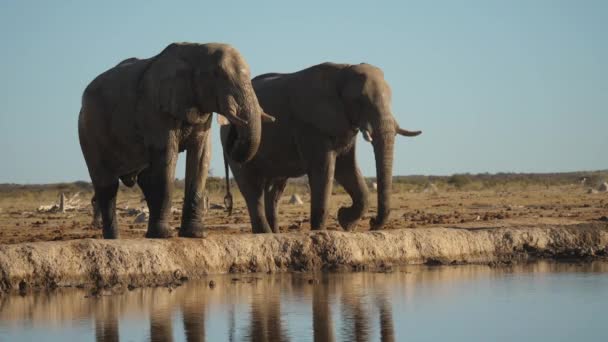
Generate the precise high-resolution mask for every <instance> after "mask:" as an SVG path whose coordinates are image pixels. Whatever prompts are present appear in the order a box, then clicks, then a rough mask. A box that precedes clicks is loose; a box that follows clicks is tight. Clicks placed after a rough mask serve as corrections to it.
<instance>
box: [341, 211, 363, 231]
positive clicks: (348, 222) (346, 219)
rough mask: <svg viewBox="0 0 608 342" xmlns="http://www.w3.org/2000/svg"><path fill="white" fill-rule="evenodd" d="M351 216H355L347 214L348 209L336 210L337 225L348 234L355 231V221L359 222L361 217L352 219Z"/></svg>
mask: <svg viewBox="0 0 608 342" xmlns="http://www.w3.org/2000/svg"><path fill="white" fill-rule="evenodd" d="M353 216H355V215H352V214H350V213H349V208H340V209H338V223H339V224H340V226H341V227H342V229H344V230H346V231H349V232H352V231H353V230H355V227H356V226H357V221H359V219H360V218H361V217H356V216H355V217H354V218H353Z"/></svg>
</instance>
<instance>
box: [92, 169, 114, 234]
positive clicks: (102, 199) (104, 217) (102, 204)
mask: <svg viewBox="0 0 608 342" xmlns="http://www.w3.org/2000/svg"><path fill="white" fill-rule="evenodd" d="M117 192H118V179H116V180H115V181H114V182H112V183H110V184H109V185H105V186H95V202H96V205H97V206H98V208H99V211H100V212H101V221H102V223H103V227H102V228H103V238H104V239H118V224H117V222H116V193H117Z"/></svg>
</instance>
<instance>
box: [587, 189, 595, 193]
mask: <svg viewBox="0 0 608 342" xmlns="http://www.w3.org/2000/svg"><path fill="white" fill-rule="evenodd" d="M597 192H598V191H597V190H595V189H589V190H587V193H588V194H597Z"/></svg>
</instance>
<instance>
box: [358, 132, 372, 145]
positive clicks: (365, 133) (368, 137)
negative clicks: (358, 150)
mask: <svg viewBox="0 0 608 342" xmlns="http://www.w3.org/2000/svg"><path fill="white" fill-rule="evenodd" d="M361 134H363V139H365V141H367V142H372V140H373V139H372V136H371V135H370V134H369V132H368V131H366V130H361Z"/></svg>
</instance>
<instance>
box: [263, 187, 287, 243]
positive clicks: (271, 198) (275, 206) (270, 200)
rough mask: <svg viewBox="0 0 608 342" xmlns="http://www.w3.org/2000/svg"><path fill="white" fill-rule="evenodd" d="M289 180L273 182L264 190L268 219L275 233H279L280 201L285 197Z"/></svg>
mask: <svg viewBox="0 0 608 342" xmlns="http://www.w3.org/2000/svg"><path fill="white" fill-rule="evenodd" d="M286 185H287V178H281V179H278V180H271V181H269V182H268V183H267V184H266V189H265V190H264V207H265V209H266V219H267V220H268V224H269V225H270V228H271V229H272V232H273V233H279V218H278V211H279V199H280V198H281V195H283V191H284V190H285V186H286Z"/></svg>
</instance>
